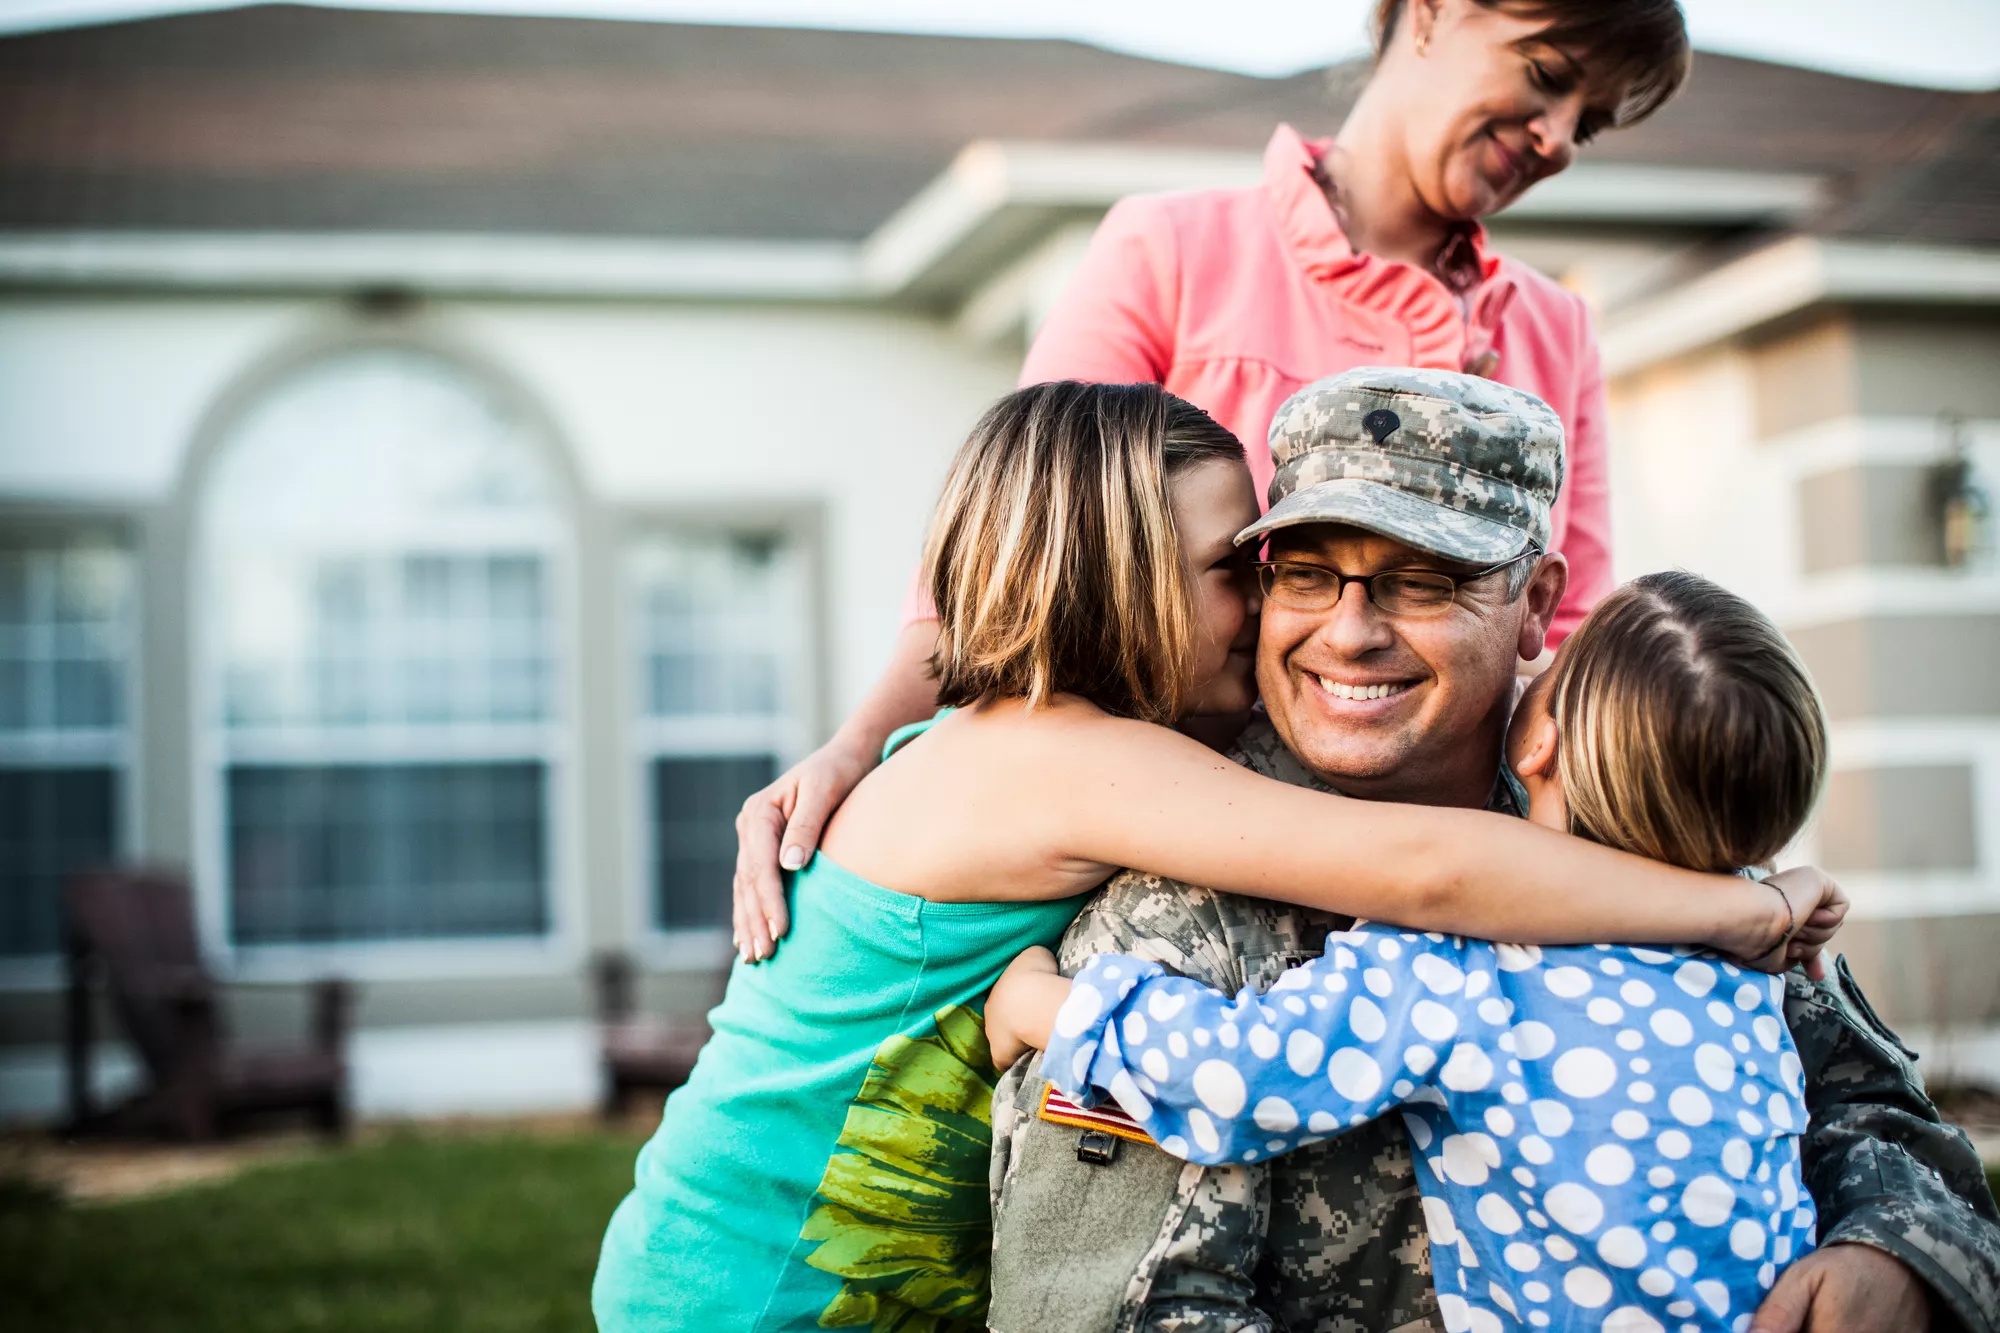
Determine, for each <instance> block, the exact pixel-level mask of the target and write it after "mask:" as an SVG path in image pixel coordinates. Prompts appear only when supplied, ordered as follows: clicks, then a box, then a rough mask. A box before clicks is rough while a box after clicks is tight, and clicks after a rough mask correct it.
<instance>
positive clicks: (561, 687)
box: [189, 337, 584, 983]
mask: <svg viewBox="0 0 2000 1333" xmlns="http://www.w3.org/2000/svg"><path fill="white" fill-rule="evenodd" d="M382 350H388V351H400V352H405V353H408V354H411V355H413V356H416V357H421V358H428V359H431V360H434V361H436V362H439V363H441V364H442V365H444V366H446V367H447V368H449V369H450V370H451V371H454V372H456V373H458V374H461V375H463V376H465V377H466V378H467V379H468V380H469V381H471V382H473V383H474V384H476V385H478V386H479V387H481V388H482V389H483V390H484V391H485V392H487V393H489V394H491V395H492V396H493V397H494V399H495V400H496V401H498V402H500V403H502V404H504V405H506V406H507V407H509V408H510V409H513V410H514V411H515V412H516V413H517V414H518V415H519V416H520V417H521V418H522V419H523V420H525V421H526V422H527V424H528V425H529V427H530V434H531V435H533V436H534V437H535V438H534V439H533V440H532V441H531V443H530V447H532V448H535V449H536V451H537V453H538V456H539V460H540V462H541V463H542V465H543V466H544V468H545V470H546V473H547V476H548V478H549V481H550V489H551V499H550V503H551V506H552V508H553V510H554V511H555V515H556V518H557V520H558V521H557V523H556V531H555V535H554V536H553V537H552V538H550V539H546V540H541V541H538V542H536V543H534V544H533V546H534V549H535V553H536V554H537V555H538V556H540V557H541V558H542V559H543V560H544V561H545V571H546V583H545V585H544V591H545V595H546V596H547V598H548V603H549V609H548V625H549V630H548V633H549V646H550V649H551V656H550V678H549V699H550V704H551V711H550V715H549V716H548V717H547V718H545V719H544V720H542V721H539V722H532V723H522V724H492V723H482V724H476V727H477V731H476V732H475V724H466V723H442V724H408V725H401V726H388V725H370V726H368V727H367V728H365V730H366V732H367V734H366V735H365V736H357V735H355V734H353V732H352V731H349V730H348V729H347V728H342V727H271V728H254V729H253V728H235V729H232V728H230V727H229V726H228V723H227V718H226V714H225V710H226V700H225V695H224V682H225V672H226V669H227V663H228V655H227V652H226V650H225V646H224V643H223V634H224V624H223V617H222V615H221V614H219V611H218V608H219V593H220V589H221V587H222V575H221V572H220V565H219V561H220V560H221V559H222V558H223V553H222V552H221V550H219V549H218V543H219V540H220V538H219V536H218V533H217V531H216V525H215V524H214V523H212V522H210V521H207V519H208V512H209V506H210V502H211V496H210V494H209V492H210V491H211V490H212V489H213V487H214V485H215V478H214V472H213V468H212V467H211V468H209V469H205V470H204V472H203V474H202V476H201V477H200V479H199V482H198V489H197V494H196V499H195V514H196V519H195V530H194V534H193V540H192V541H191V543H190V547H189V550H190V570H189V576H190V581H191V586H192V587H193V589H194V590H195V594H196V595H195V597H194V598H193V599H192V600H191V605H192V606H193V607H195V608H196V614H195V615H193V616H192V617H191V619H192V621H193V625H192V629H191V646H192V652H191V658H192V661H191V668H192V670H191V676H192V679H191V682H190V695H191V708H192V713H191V726H190V734H191V747H190V748H191V759H192V767H193V770H194V771H193V778H194V787H193V793H192V797H193V799H192V807H193V819H194V827H195V835H194V864H195V881H196V914H197V918H198V921H197V925H198V929H199V933H200V937H201V940H202V945H203V948H204V951H205V952H206V953H207V954H208V955H209V956H211V957H212V958H214V959H215V960H216V962H217V964H218V966H219V967H220V968H221V969H222V970H223V971H225V972H226V973H227V974H228V975H229V976H231V977H232V978H234V979H236V980H241V981H249V982H273V983H284V982H295V981H301V980H307V979H311V978H316V977H321V976H325V975H328V974H337V975H341V976H345V977H350V978H353V979H355V980H360V981H403V980H437V979H450V978H459V977H494V976H514V975H518V976H546V975H552V974H561V973H568V972H573V971H574V970H575V968H576V966H577V963H578V961H579V960H580V958H581V956H582V922H583V920H584V905H583V902H582V893H583V885H584V870H583V864H582V855H581V831H582V823H583V821H582V801H581V796H580V793H579V791H578V785H579V784H578V772H579V769H580V762H579V757H578V732H579V730H580V728H581V725H582V717H583V711H582V708H581V697H580V685H579V681H578V662H577V660H576V658H577V645H578V644H579V643H580V641H581V639H580V634H579V626H578V606H577V602H578V597H577V578H578V569H579V554H578V549H577V540H578V539H577V524H578V519H579V513H578V510H579V507H580V506H579V504H578V500H577V496H576V493H575V489H574V485H573V483H571V482H570V480H569V478H568V476H567V474H566V471H565V469H564V467H563V466H562V465H561V464H562V454H561V446H560V444H559V442H558V441H557V440H556V439H555V438H554V435H553V432H552V431H551V430H549V428H548V427H547V424H546V421H545V419H544V418H543V417H542V416H541V415H540V414H539V413H537V412H535V411H533V410H532V408H531V407H530V405H529V404H528V403H527V402H526V401H525V400H524V397H523V395H522V394H520V393H519V392H518V391H517V390H516V389H515V386H514V385H512V384H511V383H510V382H509V381H508V380H507V379H506V378H505V377H504V376H502V375H500V374H497V373H495V372H494V371H493V370H492V369H491V368H490V367H487V366H483V365H479V364H476V363H473V362H469V361H468V359H467V358H466V357H464V356H462V355H460V354H459V353H458V352H456V351H455V350H453V349H449V348H441V347H439V346H438V345H437V344H435V343H433V342H430V341H428V340H422V339H414V338H400V337H381V338H356V339H353V340H348V341H342V342H338V343H333V344H328V345H323V346H319V347H316V348H315V349H313V351H312V353H311V354H310V355H309V356H304V357H301V358H298V359H294V360H291V361H288V362H286V363H285V364H284V365H283V366H282V367H281V368H278V369H276V370H275V371H273V372H271V373H270V374H268V375H267V376H266V377H264V378H262V379H261V381H260V383H259V384H258V385H257V386H255V387H254V388H253V389H252V391H251V392H249V393H247V394H244V395H240V396H239V402H242V403H246V404H253V405H254V403H255V402H257V401H259V400H261V399H262V398H263V396H264V394H265V393H266V392H269V391H274V390H275V391H282V390H283V388H284V387H285V386H286V384H287V383H288V382H289V381H290V380H291V379H292V378H293V376H295V375H298V374H302V373H308V372H310V371H311V369H312V368H313V367H314V366H315V365H317V364H319V363H321V362H323V361H327V360H333V359H337V358H339V357H341V356H343V355H346V354H348V353H352V352H363V351H382ZM245 415H246V413H245V412H243V411H242V410H238V411H236V412H232V413H231V415H230V419H229V420H228V421H227V422H226V423H224V425H223V427H222V429H221V430H220V432H219V438H218V439H217V441H216V444H217V446H218V447H217V448H216V449H215V451H214V453H215V455H216V456H218V457H219V456H220V455H221V454H222V453H225V452H226V451H227V450H228V449H229V448H230V447H231V446H232V444H233V443H234V442H235V435H236V429H237V428H238V427H239V426H240V425H241V424H242V421H243V418H244V416H245ZM212 461H213V459H211V462H212ZM518 540H519V536H518V533H517V532H514V531H513V530H512V529H511V528H510V527H509V526H508V525H505V524H501V525H498V526H497V527H496V530H495V531H494V532H493V533H492V534H491V535H490V536H489V535H488V534H486V533H482V532H479V531H478V530H477V529H468V530H462V531H461V532H459V533H458V534H456V535H455V538H453V537H445V536H439V535H432V536H428V537H426V538H425V540H424V541H423V542H422V543H421V544H417V545H410V544H405V543H390V542H385V541H381V540H377V541H374V542H361V541H357V542H356V543H355V545H354V546H353V547H351V548H350V550H351V553H352V554H355V555H359V556H364V557H380V556H385V555H386V556H395V555H398V554H429V553H436V554H444V555H450V554H453V553H455V552H463V553H468V554H469V553H474V552H476V553H478V554H482V555H489V554H499V555H504V554H507V553H508V552H509V550H510V549H515V550H519V549H526V548H525V547H511V548H510V546H509V545H508V542H509V541H518ZM266 549H269V548H266ZM300 549H301V550H302V551H308V552H310V553H311V554H313V555H318V556H324V555H328V554H335V553H337V552H336V550H335V548H331V547H329V546H328V545H326V544H324V543H320V542H312V543H304V544H302V545H301V548H300ZM356 730H361V729H356ZM478 733H483V734H478ZM480 759H509V760H529V761H539V762H540V763H541V764H542V765H543V769H544V773H545V779H544V783H543V791H542V801H543V820H544V858H545V875H546V882H545V884H544V886H543V892H544V895H545V905H546V907H547V911H548V928H547V929H546V930H545V931H544V932H543V933H542V934H541V935H539V936H534V937H521V936H487V937H480V936H456V937H441V938H435V939H414V940H343V941H327V942H314V943H310V944H247V945H246V944H238V943H237V942H236V941H235V940H234V939H233V937H232V933H231V917H232V911H233V900H232V895H233V892H234V885H233V883H232V881H231V874H230V849H229V829H228V827H227V815H228V809H227V807H228V801H227V795H226V791H227V783H228V771H229V769H230V767H231V766H232V765H234V764H237V763H301V764H313V763H320V764H324V763H338V762H342V761H354V762H370V763H384V764H391V763H399V762H440V763H449V762H452V761H454V760H463V761H475V760H480Z"/></svg>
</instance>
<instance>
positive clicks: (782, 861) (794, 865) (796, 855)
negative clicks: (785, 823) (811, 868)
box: [778, 847, 806, 870]
mask: <svg viewBox="0 0 2000 1333" xmlns="http://www.w3.org/2000/svg"><path fill="white" fill-rule="evenodd" d="M805 863H806V849H805V848H803V847H787V848H785V850H784V852H783V853H782V854H781V855H780V856H779V857H778V864H779V865H781V866H783V867H784V868H785V869H787V870H797V869H798V868H799V867H800V866H802V865H804V864H805Z"/></svg>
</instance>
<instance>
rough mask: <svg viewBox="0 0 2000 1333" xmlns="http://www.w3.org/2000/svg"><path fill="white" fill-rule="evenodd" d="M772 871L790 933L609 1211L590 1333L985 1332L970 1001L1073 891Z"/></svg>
mask: <svg viewBox="0 0 2000 1333" xmlns="http://www.w3.org/2000/svg"><path fill="white" fill-rule="evenodd" d="M940 716H942V714H940ZM935 720H936V719H932V721H933V722H934V721H935ZM929 725H930V723H929V722H925V723H919V724H917V726H915V727H914V728H906V729H905V730H904V731H903V732H899V733H897V735H896V736H894V737H892V738H891V740H890V743H889V745H888V746H887V747H885V753H892V752H893V751H894V750H895V749H896V748H897V747H898V746H899V745H900V744H901V743H902V742H903V741H905V740H907V739H908V738H909V737H910V736H913V735H915V734H917V733H919V732H921V731H922V730H924V729H925V728H926V727H928V726H929ZM790 880H791V882H790V886H789V888H790V900H791V909H792V929H791V933H790V934H789V935H788V936H787V937H786V938H785V940H784V942H783V943H782V944H781V945H780V946H779V948H778V951H777V953H776V955H775V956H774V957H773V958H772V959H771V960H770V961H769V962H766V963H762V964H759V965H757V966H754V967H750V966H745V965H744V964H742V963H740V962H739V963H738V964H736V966H735V968H734V970H733V971H732V972H731V973H730V978H729V987H728V989H727V991H726V992H725V993H724V995H723V1000H722V1003H721V1004H720V1005H718V1006H717V1007H716V1009H715V1010H714V1012H712V1013H711V1014H710V1015H709V1022H710V1025H711V1026H712V1027H713V1029H714V1036H713V1037H711V1038H710V1040H709V1043H708V1045H707V1046H706V1047H704V1048H703V1049H702V1053H701V1058H700V1059H699V1060H698V1061H697V1062H696V1064H695V1068H694V1073H693V1075H692V1076H691V1077H690V1078H689V1079H688V1081H687V1083H686V1085H685V1086H683V1087H682V1088H680V1089H679V1090H678V1091H676V1092H675V1093H674V1094H673V1095H672V1096H670V1097H669V1098H668V1099H667V1105H666V1112H665V1114H664V1115H663V1116H662V1117H661V1120H660V1127H659V1130H658V1131H657V1132H656V1133H655V1134H654V1135H653V1137H652V1139H651V1140H650V1141H649V1142H648V1143H647V1144H646V1146H645V1147H644V1148H643V1149H642V1150H641V1151H640V1153H639V1162H638V1169H637V1172H636V1183H635V1185H634V1187H633V1190H632V1192H631V1193H630V1194H629V1195H627V1196H626V1197H625V1201H624V1202H623V1203H621V1204H619V1206H618V1210H617V1212H616V1213H614V1214H613V1215H612V1218H611V1225H610V1227H609V1229H608V1230H607V1231H606V1232H605V1236H604V1247H603V1250H602V1252H601V1254H600V1255H599V1257H598V1263H597V1277H596V1281H595V1283H594V1284H593V1286H592V1290H591V1306H592V1309H593V1311H594V1312H595V1314H596V1316H597V1325H598V1328H599V1329H600V1330H601V1333H639V1331H640V1330H644V1331H645V1333H658V1331H659V1330H667V1329H689V1330H701V1331H702V1333H729V1331H730V1330H750V1329H758V1330H767V1329H788V1330H789V1329H820V1328H859V1329H870V1330H882V1331H883V1333H887V1331H888V1330H891V1329H894V1330H911V1331H912V1333H915V1331H916V1330H932V1329H937V1330H946V1329H950V1330H956V1329H966V1330H972V1329H981V1328H984V1327H985V1322H986V1321H985V1316H986V1297H987V1258H988V1253H989V1250H990V1248H991V1243H992V1231H991V1218H990V1216H989V1214H988V1205H987V1159H988V1156H989V1153H990V1151H991V1146H992V1111H991V1099H992V1096H993V1084H994V1079H995V1075H994V1071H993V1067H992V1064H991V1062H990V1059H989V1055H988V1051H987V1046H986V1033H985V1027H984V1023H983V1016H982V1009H983V1006H984V1004H985V998H986V992H987V990H988V989H989V988H990V987H991V986H992V984H993V982H994V979H995V978H996V977H998V976H999V974H1000V971H1001V969H1002V968H1004V967H1005V966H1006V965H1007V963H1008V962H1009V961H1011V960H1012V959H1013V957H1014V955H1015V954H1017V953H1019V952H1020V951H1021V950H1022V949H1025V948H1027V947H1028V946H1029V945H1033V944H1041V945H1047V946H1050V947H1053V946H1054V945H1055V943H1056V941H1057V940H1058V939H1060V938H1061V936H1062V933H1063V931H1064V930H1065V929H1066V928H1067V927H1068V925H1069V923H1070V921H1071V920H1072V919H1074V918H1075V916H1076V914H1077V912H1078V910H1079V909H1080V908H1081V906H1082V899H1081V898H1069V899H1063V900H1060V901H1057V902H1043V903H933V902H927V901H925V900H924V899H922V898H917V897H914V896H912V895H910V894H905V893H898V892H895V891H894V890H891V889H885V888H882V887H881V886H879V885H876V884H871V883H869V882H868V881H867V880H865V879H862V878H861V877H859V876H858V875H854V874H850V873H849V872H848V871H846V870H843V869H842V868H841V867H840V866H838V865H836V864H834V863H833V862H832V861H830V860H828V859H827V858H826V857H825V856H824V855H819V856H815V857H813V859H812V861H811V862H809V863H808V864H807V865H806V867H805V868H804V869H803V870H800V871H798V872H796V873H795V874H793V875H792V876H791V877H790Z"/></svg>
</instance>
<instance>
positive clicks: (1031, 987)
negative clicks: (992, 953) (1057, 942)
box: [986, 944, 1070, 1069]
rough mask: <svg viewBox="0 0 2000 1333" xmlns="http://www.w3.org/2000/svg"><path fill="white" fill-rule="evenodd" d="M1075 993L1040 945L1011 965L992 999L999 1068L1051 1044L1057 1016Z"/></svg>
mask: <svg viewBox="0 0 2000 1333" xmlns="http://www.w3.org/2000/svg"><path fill="white" fill-rule="evenodd" d="M1069 992H1070V981H1069V978H1068V977H1065V976H1064V975H1062V973H1060V972H1059V971H1057V970H1056V956H1055V955H1054V954H1053V953H1051V952H1049V951H1048V950H1047V949H1044V948H1043V947H1042V946H1041V945H1039V944H1037V945H1036V946H1035V947H1034V948H1032V949H1023V950H1022V951H1021V952H1020V953H1019V954H1017V955H1016V956H1015V958H1014V961H1013V962H1011V963H1009V964H1007V970H1006V971H1005V972H1002V973H1001V974H1000V979H999V980H998V981H996V982H994V983H993V992H992V994H990V995H988V996H987V997H986V1044H987V1045H988V1046H990V1047H991V1048H992V1052H993V1067H994V1068H995V1069H1012V1068H1013V1067H1014V1062H1015V1061H1016V1060H1019V1059H1020V1058H1021V1057H1022V1056H1024V1055H1026V1054H1027V1053H1028V1052H1029V1051H1031V1050H1035V1051H1039V1050H1042V1049H1043V1048H1044V1047H1046V1046H1047V1045H1048V1044H1049V1033H1050V1032H1051V1031H1052V1030H1054V1028H1055V1024H1056V1013H1057V1011H1058V1010H1060V1009H1061V1008H1062V1006H1063V1001H1065V1000H1067V999H1068V998H1069Z"/></svg>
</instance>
